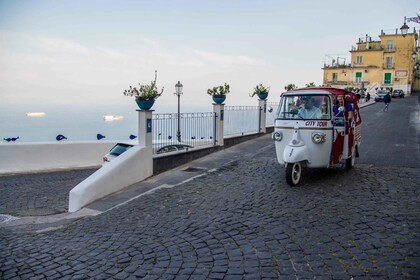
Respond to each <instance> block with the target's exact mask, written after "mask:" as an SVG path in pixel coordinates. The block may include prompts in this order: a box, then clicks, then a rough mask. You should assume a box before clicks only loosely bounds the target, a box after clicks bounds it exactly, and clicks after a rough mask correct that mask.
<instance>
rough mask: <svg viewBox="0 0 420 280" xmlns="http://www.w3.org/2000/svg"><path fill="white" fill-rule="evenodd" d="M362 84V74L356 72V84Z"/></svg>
mask: <svg viewBox="0 0 420 280" xmlns="http://www.w3.org/2000/svg"><path fill="white" fill-rule="evenodd" d="M361 82H362V72H356V83H361Z"/></svg>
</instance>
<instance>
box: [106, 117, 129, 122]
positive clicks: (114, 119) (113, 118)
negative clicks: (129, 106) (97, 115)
mask: <svg viewBox="0 0 420 280" xmlns="http://www.w3.org/2000/svg"><path fill="white" fill-rule="evenodd" d="M123 119H124V116H114V115H107V116H104V121H106V122H112V121H121V120H123Z"/></svg>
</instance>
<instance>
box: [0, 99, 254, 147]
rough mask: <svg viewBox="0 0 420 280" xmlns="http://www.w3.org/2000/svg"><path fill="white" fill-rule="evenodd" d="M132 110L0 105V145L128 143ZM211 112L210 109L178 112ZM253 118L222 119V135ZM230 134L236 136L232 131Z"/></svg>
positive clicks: (133, 122) (170, 110) (134, 125)
mask: <svg viewBox="0 0 420 280" xmlns="http://www.w3.org/2000/svg"><path fill="white" fill-rule="evenodd" d="M136 109H137V106H136V105H135V103H134V102H133V104H132V106H127V105H97V106H92V105H90V106H75V105H73V106H71V105H55V106H45V105H43V106H39V105H38V106H29V105H24V104H19V105H14V106H12V105H7V106H6V105H4V104H0V142H3V143H7V142H6V141H5V140H3V138H12V137H19V139H18V141H17V142H41V141H56V136H57V135H59V134H62V135H64V136H66V137H67V138H68V140H96V135H97V134H98V133H100V134H102V135H105V136H106V138H105V139H106V140H129V136H130V135H131V134H134V135H137V134H138V131H137V130H138V124H137V122H138V113H137V111H136ZM154 109H155V113H159V114H161V113H174V112H176V108H174V107H173V106H172V107H168V106H167V107H165V106H156V108H155V107H154ZM211 111H212V108H211V106H207V107H201V108H200V107H197V106H194V107H192V106H190V107H188V106H186V107H184V108H181V112H211ZM28 112H45V113H46V115H45V116H44V117H28V116H26V113H28ZM239 113H240V112H239ZM105 115H114V116H124V119H123V120H115V121H104V116H105ZM254 115H255V114H254ZM254 115H251V116H246V115H243V114H240V115H236V114H232V117H231V118H230V119H229V118H226V119H225V132H228V131H226V128H228V127H229V126H230V124H229V122H235V123H236V124H234V125H233V126H234V128H235V129H238V128H239V131H241V130H242V128H241V127H242V126H246V125H247V124H249V123H250V121H248V120H247V118H252V120H251V122H252V123H253V122H254V119H255V116H254ZM253 126H255V125H253ZM201 129H202V128H201ZM228 130H229V129H228ZM230 132H234V133H236V131H230ZM209 135H211V134H209Z"/></svg>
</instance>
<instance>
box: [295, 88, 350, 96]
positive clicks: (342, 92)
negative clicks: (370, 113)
mask: <svg viewBox="0 0 420 280" xmlns="http://www.w3.org/2000/svg"><path fill="white" fill-rule="evenodd" d="M316 90H321V91H327V92H329V93H331V94H335V95H347V94H348V95H350V96H356V93H354V92H351V91H348V90H345V89H341V88H332V87H311V88H298V89H295V90H294V91H316Z"/></svg>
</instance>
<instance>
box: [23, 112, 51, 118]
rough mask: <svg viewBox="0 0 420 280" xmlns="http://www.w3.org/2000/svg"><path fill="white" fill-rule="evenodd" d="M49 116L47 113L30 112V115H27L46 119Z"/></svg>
mask: <svg viewBox="0 0 420 280" xmlns="http://www.w3.org/2000/svg"><path fill="white" fill-rule="evenodd" d="M46 115H47V114H46V113H44V112H34V113H33V112H29V113H26V116H27V117H45V116H46Z"/></svg>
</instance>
